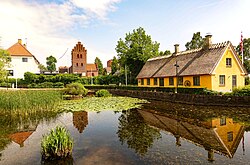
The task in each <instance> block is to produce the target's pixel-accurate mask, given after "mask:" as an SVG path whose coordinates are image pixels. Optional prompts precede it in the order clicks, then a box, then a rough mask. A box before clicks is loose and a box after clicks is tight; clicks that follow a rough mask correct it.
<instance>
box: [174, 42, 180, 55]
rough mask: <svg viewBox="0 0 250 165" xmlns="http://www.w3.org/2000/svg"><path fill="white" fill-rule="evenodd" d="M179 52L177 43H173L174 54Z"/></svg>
mask: <svg viewBox="0 0 250 165" xmlns="http://www.w3.org/2000/svg"><path fill="white" fill-rule="evenodd" d="M177 53H179V44H175V45H174V54H177Z"/></svg>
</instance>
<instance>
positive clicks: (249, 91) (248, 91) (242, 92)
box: [232, 85, 250, 96]
mask: <svg viewBox="0 0 250 165" xmlns="http://www.w3.org/2000/svg"><path fill="white" fill-rule="evenodd" d="M232 95H234V96H250V86H249V85H248V86H245V87H243V88H234V89H233V92H232Z"/></svg>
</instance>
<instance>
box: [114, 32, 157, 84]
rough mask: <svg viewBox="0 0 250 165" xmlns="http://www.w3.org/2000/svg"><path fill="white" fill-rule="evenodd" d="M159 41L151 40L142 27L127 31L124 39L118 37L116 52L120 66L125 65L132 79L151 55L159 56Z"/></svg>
mask: <svg viewBox="0 0 250 165" xmlns="http://www.w3.org/2000/svg"><path fill="white" fill-rule="evenodd" d="M159 45H160V44H159V43H157V42H156V41H152V39H151V36H150V35H147V34H146V32H145V30H144V29H143V28H142V27H139V28H138V29H135V30H133V32H132V33H130V32H129V33H127V34H126V36H125V39H124V40H123V39H121V38H120V39H119V41H118V42H117V45H116V52H117V55H118V58H119V63H120V65H121V67H122V68H124V67H125V65H126V66H127V69H128V70H129V71H131V76H132V79H134V80H135V77H136V76H137V75H138V73H139V72H140V70H141V69H142V67H143V65H144V64H145V62H146V61H147V60H148V59H149V58H152V57H155V56H159Z"/></svg>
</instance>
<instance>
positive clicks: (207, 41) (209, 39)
mask: <svg viewBox="0 0 250 165" xmlns="http://www.w3.org/2000/svg"><path fill="white" fill-rule="evenodd" d="M205 37H206V38H205V44H204V49H209V48H210V47H211V45H212V34H210V33H207V35H206V36H205Z"/></svg>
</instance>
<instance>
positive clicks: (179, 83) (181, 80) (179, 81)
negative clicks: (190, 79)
mask: <svg viewBox="0 0 250 165" xmlns="http://www.w3.org/2000/svg"><path fill="white" fill-rule="evenodd" d="M178 85H183V77H178Z"/></svg>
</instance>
